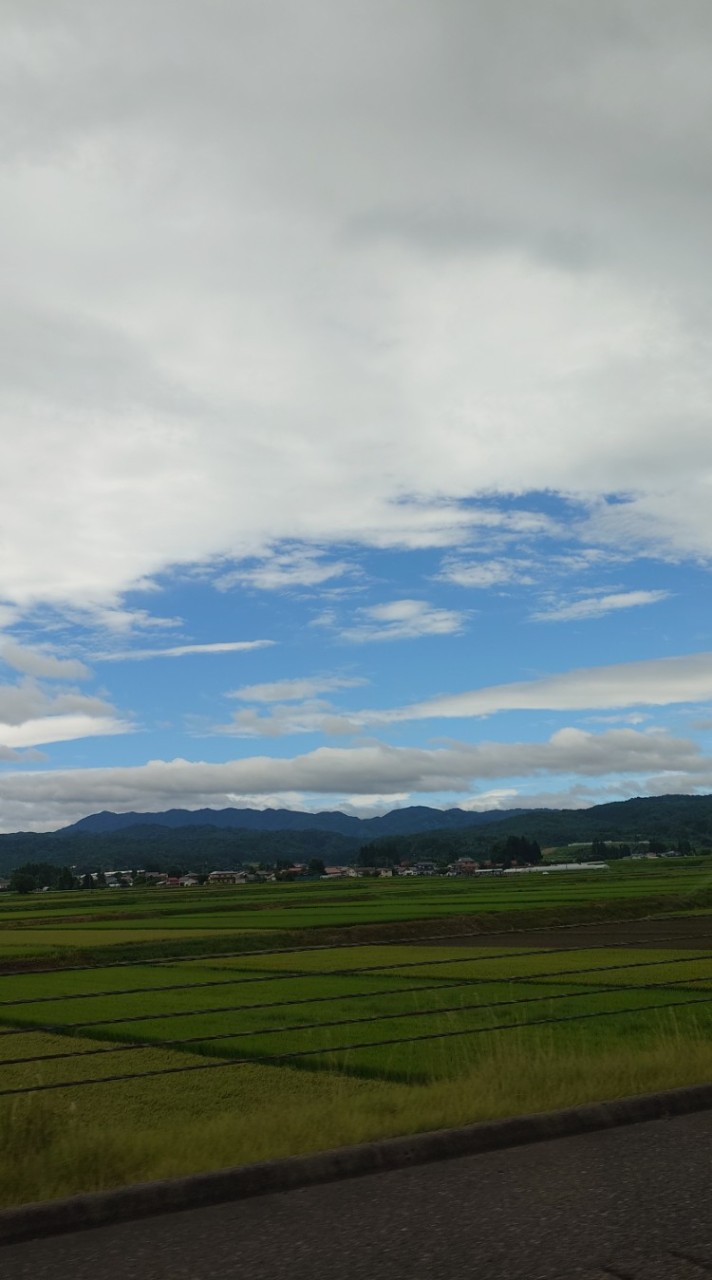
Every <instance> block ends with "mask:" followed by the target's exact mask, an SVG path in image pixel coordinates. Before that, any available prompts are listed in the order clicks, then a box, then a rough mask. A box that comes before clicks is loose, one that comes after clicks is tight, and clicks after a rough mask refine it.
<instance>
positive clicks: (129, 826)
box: [57, 805, 526, 840]
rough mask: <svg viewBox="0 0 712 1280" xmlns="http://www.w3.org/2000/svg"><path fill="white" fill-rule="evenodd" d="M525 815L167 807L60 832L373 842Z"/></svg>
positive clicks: (102, 817) (97, 819)
mask: <svg viewBox="0 0 712 1280" xmlns="http://www.w3.org/2000/svg"><path fill="white" fill-rule="evenodd" d="M522 813H526V810H524V809H507V810H499V809H491V810H488V811H486V812H484V813H473V812H470V811H469V810H467V809H433V808H429V807H428V806H427V805H409V806H408V807H407V808H404V809H392V810H391V812H390V813H385V814H382V815H379V816H378V817H376V818H355V817H353V816H352V815H351V814H348V813H340V812H339V811H338V810H336V811H331V812H325V813H304V812H302V811H300V810H297V809H168V810H166V811H165V812H164V813H108V812H104V813H92V814H90V815H89V817H87V818H82V819H80V821H79V822H75V823H73V824H72V826H70V827H63V828H62V830H61V831H60V832H58V833H57V834H58V835H62V836H69V835H75V834H89V833H91V834H94V833H102V834H108V833H110V832H115V833H117V834H119V833H121V832H126V831H133V830H134V829H135V828H136V827H147V826H150V827H153V828H155V827H168V828H171V829H176V828H181V827H214V828H222V829H230V828H239V829H240V830H242V831H333V832H336V833H337V834H338V835H342V836H350V837H352V838H353V839H354V840H373V839H374V838H375V837H377V836H389V835H410V834H412V833H413V832H416V831H433V830H435V828H439V829H447V830H460V829H462V828H464V827H476V826H481V825H487V824H488V823H490V822H500V821H501V820H502V818H505V817H516V816H518V815H520V814H522Z"/></svg>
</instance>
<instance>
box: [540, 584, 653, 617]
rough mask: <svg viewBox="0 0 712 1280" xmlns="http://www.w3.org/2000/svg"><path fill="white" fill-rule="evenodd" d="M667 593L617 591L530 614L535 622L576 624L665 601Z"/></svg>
mask: <svg viewBox="0 0 712 1280" xmlns="http://www.w3.org/2000/svg"><path fill="white" fill-rule="evenodd" d="M669 595H670V592H669V591H618V592H614V593H612V594H610V595H596V596H589V597H587V598H585V599H583V600H572V601H570V602H569V603H563V604H556V605H551V606H550V607H549V608H544V609H539V610H538V611H537V612H536V613H533V614H532V618H533V619H534V621H535V622H578V621H580V620H583V619H585V618H603V617H605V615H606V614H607V613H615V612H616V611H617V610H619V609H635V608H638V607H639V606H640V605H644V604H657V603H658V602H659V601H660V600H666V599H667V598H668V596H669Z"/></svg>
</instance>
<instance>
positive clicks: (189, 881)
mask: <svg viewBox="0 0 712 1280" xmlns="http://www.w3.org/2000/svg"><path fill="white" fill-rule="evenodd" d="M178 884H179V885H180V887H181V889H193V888H195V886H196V885H199V884H200V881H199V879H198V877H197V876H192V875H188V876H181V878H180V880H179V881H178Z"/></svg>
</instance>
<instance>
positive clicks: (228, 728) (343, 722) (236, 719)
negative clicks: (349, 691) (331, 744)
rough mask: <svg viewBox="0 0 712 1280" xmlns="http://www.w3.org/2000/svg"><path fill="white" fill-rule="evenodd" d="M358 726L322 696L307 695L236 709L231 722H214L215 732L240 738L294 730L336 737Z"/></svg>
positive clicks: (271, 735)
mask: <svg viewBox="0 0 712 1280" xmlns="http://www.w3.org/2000/svg"><path fill="white" fill-rule="evenodd" d="M354 730H355V726H354V724H353V723H352V722H351V720H350V719H349V718H348V717H347V716H345V715H343V714H341V713H339V711H338V710H337V708H336V707H334V706H333V704H332V703H331V702H327V701H325V700H324V699H322V698H305V699H304V700H303V701H301V702H287V703H284V704H282V705H280V704H279V703H274V704H273V705H272V706H271V707H270V709H269V711H268V712H265V711H262V710H261V709H260V708H259V707H241V708H240V709H239V710H238V711H235V712H234V713H233V716H232V720H231V721H230V722H229V724H218V725H213V726H212V732H213V733H227V734H233V735H234V736H235V737H239V738H257V737H267V738H280V737H282V736H283V735H284V734H291V733H323V734H326V735H327V736H329V737H333V736H335V735H339V734H348V733H353V732H354Z"/></svg>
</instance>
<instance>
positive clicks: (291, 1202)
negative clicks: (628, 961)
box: [0, 1112, 712, 1280]
mask: <svg viewBox="0 0 712 1280" xmlns="http://www.w3.org/2000/svg"><path fill="white" fill-rule="evenodd" d="M711 1186H712V1112H703V1113H697V1114H695V1115H689V1116H684V1117H677V1118H675V1119H671V1120H658V1121H653V1122H650V1123H645V1124H637V1125H632V1126H630V1127H627V1128H622V1129H615V1130H609V1131H602V1132H598V1133H590V1134H585V1135H579V1136H577V1137H573V1138H562V1139H558V1140H556V1141H551V1142H544V1143H538V1144H535V1145H532V1146H526V1147H519V1148H513V1149H509V1150H506V1151H501V1152H490V1153H487V1154H483V1155H477V1156H472V1157H467V1158H464V1159H458V1160H449V1161H444V1162H442V1163H438V1164H430V1165H421V1166H419V1167H416V1168H411V1169H405V1170H400V1171H398V1172H393V1173H381V1174H377V1175H373V1176H370V1177H365V1178H360V1179H354V1180H352V1181H346V1182H337V1183H333V1184H330V1185H328V1186H322V1187H310V1188H306V1189H302V1190H299V1191H291V1192H287V1193H282V1194H280V1195H270V1196H264V1197H261V1198H258V1199H254V1200H245V1201H243V1202H241V1203H233V1204H225V1205H219V1206H215V1207H212V1208H208V1209H198V1210H194V1211H190V1212H185V1213H179V1214H173V1215H167V1216H164V1217H157V1218H150V1219H144V1220H142V1221H139V1222H135V1223H123V1224H121V1225H117V1226H114V1227H104V1228H99V1229H96V1230H90V1231H85V1232H82V1233H79V1234H76V1235H68V1236H61V1237H53V1238H51V1239H48V1240H38V1241H33V1242H31V1243H28V1244H22V1245H13V1246H9V1247H5V1248H0V1272H1V1273H2V1276H3V1280H236V1278H237V1277H239V1278H240V1280H336V1277H338V1278H339V1280H374V1278H375V1277H378V1280H576V1278H577V1277H579V1278H580V1280H604V1277H606V1276H608V1277H611V1276H613V1277H616V1276H618V1277H621V1276H623V1277H629V1278H630V1280H695V1278H696V1280H705V1277H706V1276H709V1275H712V1210H711V1208H710V1187H711ZM693 1260H694V1261H693Z"/></svg>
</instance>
